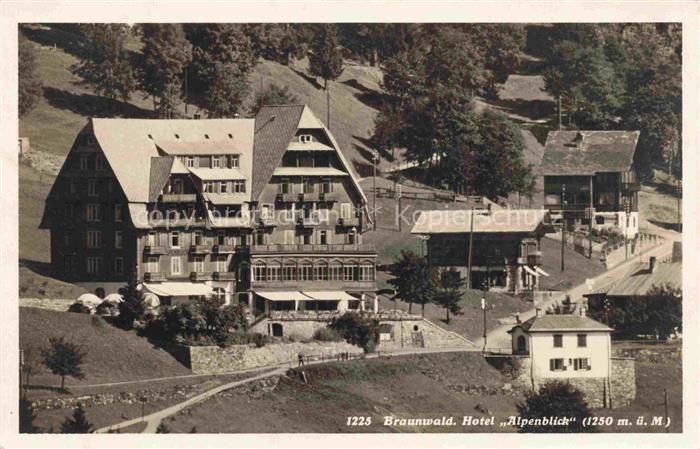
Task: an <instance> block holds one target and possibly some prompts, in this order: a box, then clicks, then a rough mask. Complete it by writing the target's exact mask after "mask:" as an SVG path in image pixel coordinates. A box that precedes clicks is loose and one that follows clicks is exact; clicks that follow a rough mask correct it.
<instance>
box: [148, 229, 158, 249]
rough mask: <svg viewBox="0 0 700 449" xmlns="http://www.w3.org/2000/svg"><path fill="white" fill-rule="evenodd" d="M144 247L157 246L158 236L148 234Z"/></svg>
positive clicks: (152, 233) (151, 233)
mask: <svg viewBox="0 0 700 449" xmlns="http://www.w3.org/2000/svg"><path fill="white" fill-rule="evenodd" d="M146 245H148V246H157V245H158V234H156V232H155V231H149V232H148V238H147V239H146Z"/></svg>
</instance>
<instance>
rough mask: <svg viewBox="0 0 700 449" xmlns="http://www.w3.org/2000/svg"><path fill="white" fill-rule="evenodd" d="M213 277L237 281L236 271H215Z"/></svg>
mask: <svg viewBox="0 0 700 449" xmlns="http://www.w3.org/2000/svg"><path fill="white" fill-rule="evenodd" d="M213 278H214V280H215V281H235V280H236V273H235V272H233V271H215V272H214V276H213Z"/></svg>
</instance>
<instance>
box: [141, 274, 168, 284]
mask: <svg viewBox="0 0 700 449" xmlns="http://www.w3.org/2000/svg"><path fill="white" fill-rule="evenodd" d="M143 280H144V282H162V281H165V273H160V272H157V271H149V272H146V273H145V274H144V275H143Z"/></svg>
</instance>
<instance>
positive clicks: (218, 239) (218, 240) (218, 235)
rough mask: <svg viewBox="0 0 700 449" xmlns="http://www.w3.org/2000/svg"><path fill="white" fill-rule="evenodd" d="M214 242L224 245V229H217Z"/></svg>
mask: <svg viewBox="0 0 700 449" xmlns="http://www.w3.org/2000/svg"><path fill="white" fill-rule="evenodd" d="M216 244H217V245H225V244H226V231H219V232H217V233H216Z"/></svg>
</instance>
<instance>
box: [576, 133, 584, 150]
mask: <svg viewBox="0 0 700 449" xmlns="http://www.w3.org/2000/svg"><path fill="white" fill-rule="evenodd" d="M575 142H576V146H577V147H580V146H581V145H583V133H581V131H579V132H577V133H576V140H575Z"/></svg>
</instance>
